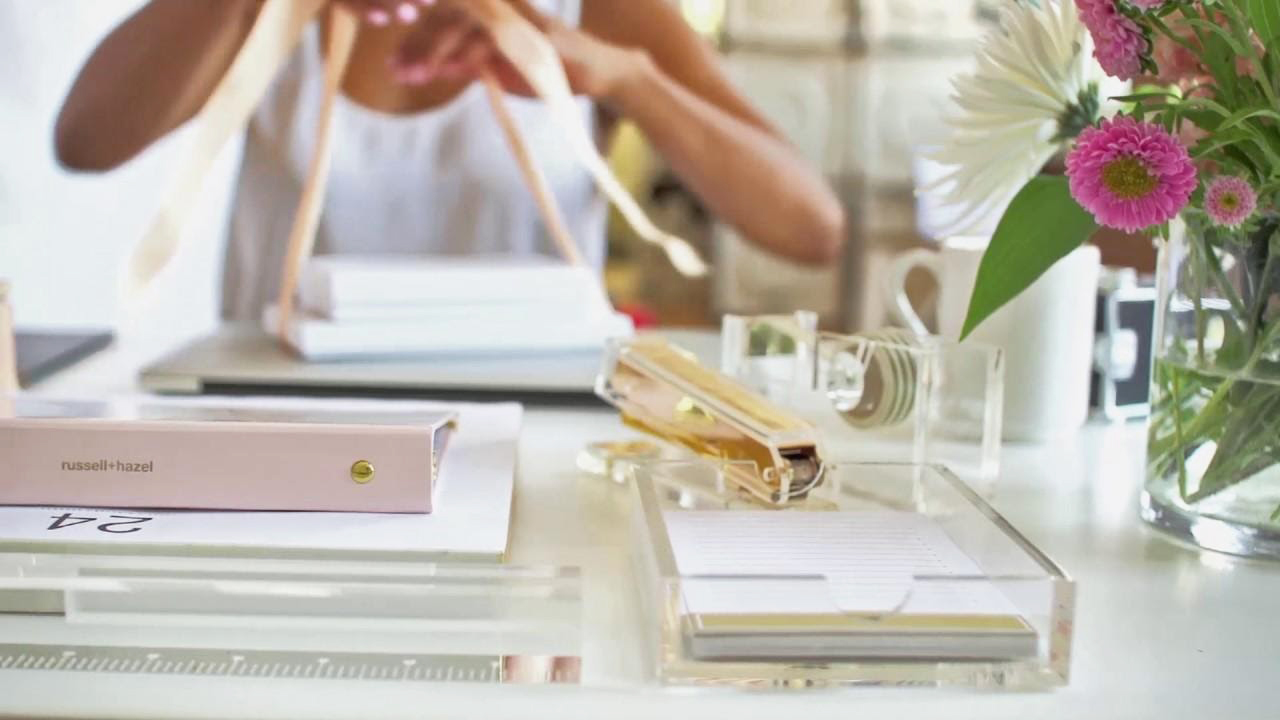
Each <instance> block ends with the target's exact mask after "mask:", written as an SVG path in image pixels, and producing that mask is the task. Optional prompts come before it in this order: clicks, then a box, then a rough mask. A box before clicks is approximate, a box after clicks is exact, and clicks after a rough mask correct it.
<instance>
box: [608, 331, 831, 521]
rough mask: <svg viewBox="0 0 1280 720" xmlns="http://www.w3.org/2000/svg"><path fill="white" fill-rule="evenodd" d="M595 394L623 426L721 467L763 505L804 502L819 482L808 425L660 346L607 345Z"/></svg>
mask: <svg viewBox="0 0 1280 720" xmlns="http://www.w3.org/2000/svg"><path fill="white" fill-rule="evenodd" d="M596 392H597V394H599V395H600V397H602V398H604V399H605V400H606V401H608V402H609V403H611V404H612V405H614V406H615V407H617V408H618V409H619V410H621V411H622V419H623V422H624V423H626V424H627V425H629V426H631V427H635V428H637V429H640V430H642V431H644V432H647V433H650V434H653V435H656V436H658V437H660V438H663V439H665V440H668V441H670V442H674V443H677V444H679V445H683V446H684V447H687V448H689V449H690V450H693V451H694V452H696V453H698V454H700V455H704V456H709V457H712V458H715V459H717V460H722V461H726V462H727V464H726V466H725V467H726V477H728V478H729V479H731V480H732V481H733V482H734V483H735V484H737V485H738V486H739V487H741V488H742V489H743V490H745V491H747V492H748V493H750V494H751V495H753V496H755V497H756V498H757V499H759V500H761V501H763V502H766V503H769V504H771V505H782V504H786V503H788V502H790V501H792V500H798V499H802V498H804V497H805V496H806V495H807V494H808V492H809V491H810V490H811V489H813V488H814V487H815V486H817V484H818V483H819V482H820V481H821V479H822V458H821V456H820V454H819V452H818V442H817V437H818V432H817V430H816V429H815V428H814V427H813V426H812V425H810V424H809V423H808V422H806V421H804V420H802V419H800V418H799V417H796V416H795V415H792V414H791V413H788V412H786V411H784V410H782V409H780V408H778V407H776V406H774V405H772V404H771V403H769V402H768V401H767V400H765V399H764V398H762V397H760V396H759V395H757V394H755V393H753V392H752V391H751V390H749V389H747V388H746V387H744V386H742V385H739V384H738V383H736V382H734V381H733V380H730V379H729V378H728V377H726V376H724V375H721V374H720V373H717V372H715V371H713V370H710V369H708V368H706V367H703V366H702V365H700V364H699V363H698V361H697V360H696V359H695V358H694V357H693V356H692V355H691V354H690V353H688V352H687V351H685V350H683V349H681V348H678V347H676V346H674V345H670V344H668V343H667V342H666V341H664V340H661V339H658V338H640V339H636V340H630V341H625V342H619V343H617V344H615V345H614V346H612V348H611V353H610V356H609V357H608V358H607V359H606V362H605V366H604V370H603V371H602V372H601V374H600V378H599V380H598V381H597V385H596ZM744 460H745V461H749V462H750V463H754V466H755V468H756V472H754V473H753V472H751V471H750V470H747V469H745V468H744V466H743V465H744V464H743V463H742V462H741V461H744ZM735 461H737V462H736V463H735Z"/></svg>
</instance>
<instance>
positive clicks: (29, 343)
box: [14, 330, 112, 387]
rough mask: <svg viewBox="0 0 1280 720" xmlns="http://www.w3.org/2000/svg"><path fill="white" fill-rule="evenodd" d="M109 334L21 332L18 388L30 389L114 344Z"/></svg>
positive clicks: (16, 345)
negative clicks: (35, 384)
mask: <svg viewBox="0 0 1280 720" xmlns="http://www.w3.org/2000/svg"><path fill="white" fill-rule="evenodd" d="M111 339H112V335H111V333H110V332H109V331H106V330H85V331H62V330H47V331H45V330H18V331H17V332H16V333H14V349H15V351H16V354H17V363H18V384H19V385H21V386H22V387H30V386H31V385H33V384H34V383H37V382H40V381H41V380H43V379H45V378H47V377H49V376H50V375H53V374H54V373H56V372H58V371H59V370H65V369H66V368H68V367H70V366H72V365H74V364H76V363H77V362H80V361H81V360H83V359H85V358H87V357H89V356H90V355H92V354H94V353H96V352H98V351H99V350H102V349H104V348H106V347H107V346H108V345H110V344H111Z"/></svg>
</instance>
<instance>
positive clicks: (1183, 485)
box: [1157, 372, 1187, 498]
mask: <svg viewBox="0 0 1280 720" xmlns="http://www.w3.org/2000/svg"><path fill="white" fill-rule="evenodd" d="M1171 383H1172V385H1173V397H1174V410H1173V439H1174V447H1179V448H1181V447H1186V444H1185V443H1184V442H1183V440H1182V404H1181V402H1179V398H1181V397H1182V390H1181V388H1179V383H1178V373H1176V372H1175V373H1173V375H1172V378H1171ZM1157 457H1161V456H1159V455H1158V456H1157ZM1177 466H1178V495H1179V497H1183V498H1185V497H1186V496H1187V464H1186V463H1185V462H1180V463H1177Z"/></svg>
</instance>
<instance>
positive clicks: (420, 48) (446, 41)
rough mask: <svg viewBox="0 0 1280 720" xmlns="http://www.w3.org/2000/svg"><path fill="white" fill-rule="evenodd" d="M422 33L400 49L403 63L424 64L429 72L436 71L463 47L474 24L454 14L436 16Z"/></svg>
mask: <svg viewBox="0 0 1280 720" xmlns="http://www.w3.org/2000/svg"><path fill="white" fill-rule="evenodd" d="M432 13H433V17H432V20H431V22H430V23H429V25H430V26H431V27H430V28H429V29H424V30H423V31H422V32H421V33H419V34H417V35H415V37H413V38H411V39H410V40H409V42H407V43H406V44H405V46H404V47H403V48H402V49H401V51H400V62H401V63H403V64H413V65H423V66H425V67H426V68H427V69H428V72H435V71H437V70H438V69H439V66H440V65H441V64H442V63H444V62H445V61H446V60H447V59H449V57H451V56H452V55H453V54H454V53H456V52H458V51H459V50H461V49H462V48H463V46H464V45H465V44H466V42H467V41H468V39H469V38H470V37H471V32H472V30H473V29H474V28H473V26H472V25H471V24H470V23H469V22H468V21H466V20H465V19H463V18H461V17H459V16H454V17H448V16H443V15H442V16H439V17H437V16H435V14H434V13H435V11H432Z"/></svg>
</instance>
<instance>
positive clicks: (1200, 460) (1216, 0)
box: [935, 0, 1280, 556]
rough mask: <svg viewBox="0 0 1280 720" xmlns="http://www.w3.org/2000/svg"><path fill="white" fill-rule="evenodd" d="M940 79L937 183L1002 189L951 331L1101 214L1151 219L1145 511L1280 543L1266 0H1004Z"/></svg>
mask: <svg viewBox="0 0 1280 720" xmlns="http://www.w3.org/2000/svg"><path fill="white" fill-rule="evenodd" d="M1115 80H1120V81H1133V82H1134V83H1135V84H1136V86H1137V89H1136V90H1134V91H1129V90H1120V91H1118V92H1117V91H1116V90H1114V89H1113V88H1112V87H1111V86H1109V85H1108V83H1111V82H1113V81H1115ZM955 88H956V94H955V100H956V102H957V107H958V111H957V112H956V113H955V114H954V115H953V116H952V117H950V118H949V125H950V127H951V137H950V139H949V142H948V143H947V144H946V146H945V147H944V148H943V149H942V150H941V151H939V153H938V155H937V156H936V158H935V159H936V160H938V161H940V162H943V163H945V164H948V165H950V166H951V172H950V174H949V175H948V176H947V177H946V178H945V179H944V185H945V186H944V187H943V188H942V190H943V192H944V193H945V195H946V196H947V198H948V199H949V200H951V201H953V202H954V203H956V204H958V205H959V206H960V207H961V208H963V209H964V212H962V213H960V215H961V217H964V218H968V219H971V220H974V221H977V220H978V219H980V218H981V217H982V216H983V215H984V214H990V213H992V212H998V211H999V210H1000V209H1001V208H1003V214H1002V215H1001V219H1000V221H999V224H998V225H997V227H996V230H995V233H994V235H993V236H992V238H991V242H990V245H989V246H988V249H987V251H986V253H985V255H984V257H983V260H982V263H981V266H980V268H979V271H978V276H977V281H976V284H975V287H974V290H973V295H972V297H971V300H970V304H969V308H968V313H967V316H966V320H965V323H964V334H965V335H967V334H968V333H969V332H971V331H972V330H973V329H974V328H975V327H977V326H978V325H979V324H980V323H981V322H982V321H983V320H985V319H986V318H987V317H989V316H990V315H991V314H992V313H993V312H994V311H996V310H997V309H999V308H1000V307H1001V306H1003V305H1004V304H1005V303H1006V302H1008V301H1009V300H1011V299H1012V298H1014V297H1015V296H1016V295H1018V294H1019V293H1020V292H1022V291H1023V290H1024V289H1026V288H1027V287H1028V286H1029V285H1030V284H1031V283H1032V282H1034V281H1035V280H1036V279H1037V278H1038V277H1039V276H1040V275H1041V274H1043V273H1044V272H1045V271H1046V270H1047V269H1048V268H1049V267H1051V266H1052V265H1053V264H1054V263H1055V262H1057V261H1058V260H1059V259H1061V258H1062V257H1064V256H1065V255H1066V254H1067V253H1069V252H1071V251H1072V250H1074V249H1075V248H1076V247H1078V246H1079V245H1080V244H1081V243H1083V242H1086V241H1087V240H1088V239H1089V238H1090V237H1091V236H1092V235H1093V234H1094V232H1095V231H1097V230H1098V229H1099V228H1100V227H1109V228H1115V229H1119V230H1122V231H1126V232H1129V233H1145V234H1147V235H1150V236H1151V237H1153V238H1155V239H1156V241H1157V242H1158V243H1159V245H1160V256H1161V259H1160V262H1159V270H1158V277H1157V284H1158V286H1159V292H1158V298H1159V299H1158V302H1157V308H1156V314H1157V316H1156V339H1155V347H1154V349H1153V356H1154V358H1155V362H1154V367H1153V371H1152V414H1151V424H1150V437H1149V445H1148V452H1147V454H1148V467H1147V482H1146V489H1145V492H1144V495H1143V510H1142V512H1143V516H1144V518H1146V519H1147V520H1148V521H1150V522H1153V523H1155V524H1157V525H1159V526H1162V527H1164V528H1166V529H1169V530H1172V531H1175V532H1178V533H1181V534H1183V535H1184V536H1185V537H1187V538H1189V539H1192V540H1194V541H1196V542H1199V543H1200V544H1201V545H1205V546H1208V547H1213V548H1215V549H1219V550H1225V551H1228V552H1238V553H1246V554H1252V553H1259V554H1271V555H1277V556H1280V0H1038V2H1032V1H1031V0H1023V1H1022V2H1012V1H1011V2H1009V3H1008V4H1007V5H1006V6H1005V7H1004V9H1003V11H1002V15H1001V27H1000V30H999V31H998V32H996V33H995V34H994V35H993V36H992V37H991V38H989V39H988V40H987V41H986V43H985V45H984V46H983V48H982V50H981V52H980V54H979V58H978V68H977V70H976V72H974V73H973V74H971V75H967V76H964V77H961V78H958V79H957V80H956V83H955ZM1057 155H1061V156H1064V162H1063V165H1064V172H1062V173H1061V174H1059V175H1056V176H1055V175H1051V174H1045V173H1043V172H1042V171H1043V169H1044V167H1045V165H1046V163H1049V162H1050V160H1051V159H1052V158H1054V157H1055V156H1057Z"/></svg>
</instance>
